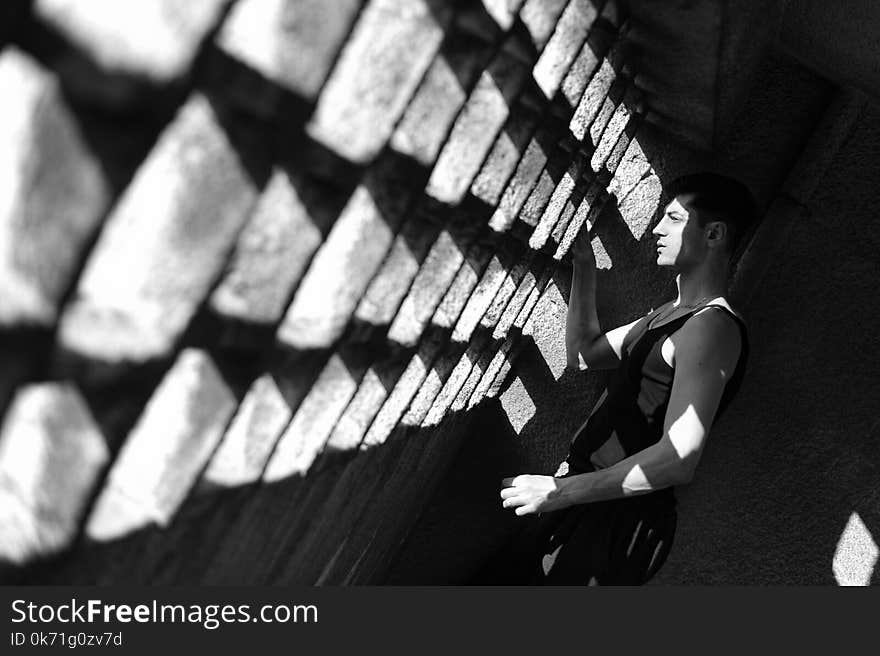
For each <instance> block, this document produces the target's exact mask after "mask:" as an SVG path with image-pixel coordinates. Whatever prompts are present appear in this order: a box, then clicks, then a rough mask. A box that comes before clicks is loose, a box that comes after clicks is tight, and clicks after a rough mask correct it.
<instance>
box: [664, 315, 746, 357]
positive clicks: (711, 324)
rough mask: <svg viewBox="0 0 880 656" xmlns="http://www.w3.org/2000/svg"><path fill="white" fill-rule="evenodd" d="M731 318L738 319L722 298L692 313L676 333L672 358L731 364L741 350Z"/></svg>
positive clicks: (739, 334)
mask: <svg viewBox="0 0 880 656" xmlns="http://www.w3.org/2000/svg"><path fill="white" fill-rule="evenodd" d="M722 301H723V302H722ZM719 305H720V306H722V307H723V308H725V309H722V307H717V306H719ZM713 306H714V307H713ZM732 315H736V316H739V314H738V313H737V312H736V311H735V310H734V309H733V308H732V307H731V306H730V304H729V303H727V301H726V300H724V299H718V301H713V305H712V306H709V307H706V308H703V309H701V310H700V311H699V312H697V313H696V314H694V316H693V317H692V318H691V319H690V320H688V321H687V322H686V323H685V324H684V326H682V327H681V329H680V330H679V331H677V333H676V337H677V339H675V340H674V341H675V352H676V359H679V360H680V359H681V358H682V357H684V358H688V359H691V358H693V359H696V360H697V361H701V362H706V361H708V362H713V363H717V364H720V365H722V366H723V365H732V364H734V363H735V362H736V360H737V359H738V358H739V355H740V351H741V350H742V333H741V332H740V327H739V325H738V324H737V320H736V319H734V317H733V316H732Z"/></svg>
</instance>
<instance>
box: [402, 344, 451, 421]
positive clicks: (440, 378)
mask: <svg viewBox="0 0 880 656" xmlns="http://www.w3.org/2000/svg"><path fill="white" fill-rule="evenodd" d="M463 352H464V348H463V347H462V346H459V345H457V344H450V345H448V346H447V347H446V348H445V349H444V350H443V352H442V353H440V354H439V355H438V356H437V357H436V358H435V359H434V362H433V363H432V364H431V368H430V370H429V371H428V375H427V376H425V379H424V381H422V384H421V385H420V386H419V391H418V393H417V394H416V395H415V396H414V397H413V400H412V401H411V402H410V404H409V407H408V408H407V410H406V414H404V415H403V417H402V418H401V420H400V423H401V425H402V426H409V427H417V426H421V424H422V422H423V421H424V420H425V417H426V416H427V415H428V412H430V410H431V408H432V407H433V405H434V401H435V400H436V399H437V395H438V394H440V391H441V390H442V389H443V385H444V384H445V383H446V381H447V380H448V379H449V376H450V374H451V373H452V371H453V369H455V367H456V366H457V365H458V362H459V360H460V359H461V356H462V353H463Z"/></svg>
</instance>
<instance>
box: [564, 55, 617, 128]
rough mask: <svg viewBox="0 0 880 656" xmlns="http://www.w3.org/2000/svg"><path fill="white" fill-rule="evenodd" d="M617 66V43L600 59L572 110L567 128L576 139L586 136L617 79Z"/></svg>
mask: <svg viewBox="0 0 880 656" xmlns="http://www.w3.org/2000/svg"><path fill="white" fill-rule="evenodd" d="M619 66H620V49H619V45H616V46H615V47H614V48H612V50H611V51H610V52H609V53H608V56H607V57H604V58H603V59H602V62H601V64H600V65H599V68H598V69H597V70H596V72H595V73H593V77H592V78H590V82H589V84H587V88H586V89H585V90H584V93H583V95H582V96H581V98H580V100H579V101H578V105H577V107H576V108H575V110H574V115H573V116H572V117H571V122H570V123H569V126H568V129H569V130H570V131H571V133H572V134H573V135H574V137H575V138H576V139H578V140H582V139H584V138H585V137H586V135H587V131H588V130H589V128H590V126H591V125H592V124H593V121H594V120H595V118H596V116H597V115H598V114H599V113H600V112H601V111H602V108H603V106H604V105H605V100H606V98H607V97H608V92H609V90H610V89H611V85H612V84H613V83H614V81H615V80H616V79H617V70H618V68H619ZM597 138H598V137H597Z"/></svg>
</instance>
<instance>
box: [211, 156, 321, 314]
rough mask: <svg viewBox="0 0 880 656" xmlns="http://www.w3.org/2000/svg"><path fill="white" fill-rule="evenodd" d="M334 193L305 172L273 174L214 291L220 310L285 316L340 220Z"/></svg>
mask: <svg viewBox="0 0 880 656" xmlns="http://www.w3.org/2000/svg"><path fill="white" fill-rule="evenodd" d="M322 192H323V193H322ZM329 193H330V191H329V190H325V189H322V188H320V187H316V186H315V185H314V183H312V182H310V181H308V180H307V179H305V178H303V177H301V176H290V175H289V174H288V173H286V172H285V171H282V170H280V169H279V170H276V171H275V172H274V173H273V174H272V177H271V178H270V180H269V183H268V184H267V185H266V188H265V189H264V190H263V192H262V194H261V195H260V198H259V200H258V202H257V205H256V208H255V210H254V212H253V214H252V215H251V218H250V219H249V220H248V223H247V225H246V226H245V227H244V229H243V230H242V232H241V234H240V235H239V237H238V242H237V243H236V245H235V250H234V251H233V254H232V258H231V260H230V261H229V263H228V264H227V266H226V272H225V273H224V275H223V279H222V280H221V282H220V284H219V285H218V286H217V288H216V289H215V290H214V292H213V293H212V294H211V298H210V307H211V309H212V310H213V311H214V312H216V313H217V314H218V315H220V316H223V317H230V318H234V319H238V320H240V321H247V322H253V323H258V324H276V323H278V322H279V321H280V320H281V317H282V316H283V314H284V311H285V309H286V308H287V304H288V302H289V301H290V297H291V295H292V293H293V290H294V289H295V288H296V285H297V284H298V283H299V281H300V279H301V278H302V276H303V274H304V273H305V271H306V267H308V264H309V262H310V261H311V259H312V256H313V255H314V253H315V251H316V250H317V249H318V247H319V246H320V245H321V243H322V242H323V239H324V234H325V233H326V232H327V231H328V229H329V226H330V225H332V223H333V220H334V219H335V218H336V216H335V215H336V208H335V207H334V205H333V204H332V203H330V202H328V200H327V198H326V197H325V196H329Z"/></svg>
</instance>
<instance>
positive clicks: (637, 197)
mask: <svg viewBox="0 0 880 656" xmlns="http://www.w3.org/2000/svg"><path fill="white" fill-rule="evenodd" d="M662 196H663V184H662V183H661V182H660V178H658V177H657V176H656V175H653V174H652V175H649V176H648V177H646V178H644V179H643V180H642V181H641V182H639V183H638V184H637V185H636V187H635V189H633V190H632V192H630V193H629V194H627V196H626V198H624V199H623V200H622V201H620V202H618V204H617V208H618V210H619V211H620V216H621V217H622V218H623V221H624V223H626V227H627V228H629V231H630V232H631V233H632V236H633V238H634V239H635V240H636V241H640V240H641V239H642V236H643V235H644V234H645V232H647V231H648V229H649V228H650V227H651V225H652V223H653V222H654V218H655V217H656V216H657V209H658V208H659V207H660V199H661V197H662Z"/></svg>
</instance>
